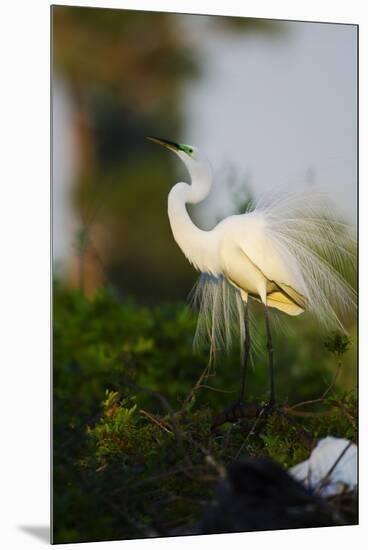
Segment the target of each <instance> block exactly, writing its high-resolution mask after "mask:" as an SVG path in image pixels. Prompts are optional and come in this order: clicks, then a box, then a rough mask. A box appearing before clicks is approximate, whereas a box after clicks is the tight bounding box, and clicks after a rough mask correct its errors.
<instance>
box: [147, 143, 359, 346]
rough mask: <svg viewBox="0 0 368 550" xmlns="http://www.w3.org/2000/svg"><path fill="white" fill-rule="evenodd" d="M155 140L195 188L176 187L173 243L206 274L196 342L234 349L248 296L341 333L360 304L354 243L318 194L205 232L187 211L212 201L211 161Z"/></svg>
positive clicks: (199, 294)
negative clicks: (348, 275) (353, 271)
mask: <svg viewBox="0 0 368 550" xmlns="http://www.w3.org/2000/svg"><path fill="white" fill-rule="evenodd" d="M150 139H152V140H153V141H156V142H157V143H160V144H161V145H164V146H165V147H167V148H169V149H171V150H173V151H174V152H175V153H177V155H178V156H179V157H180V158H181V160H182V161H183V162H184V164H185V165H186V167H187V169H188V171H189V174H190V178H191V183H190V184H188V183H184V182H180V183H177V184H176V185H175V186H174V187H173V188H172V189H171V191H170V194H169V198H168V215H169V220H170V225H171V229H172V232H173V236H174V239H175V240H176V242H177V244H178V245H179V247H180V248H181V250H182V251H183V253H184V254H185V256H186V257H187V258H188V260H189V261H190V262H191V263H192V264H193V266H194V267H195V268H196V269H197V270H199V271H200V272H201V273H202V276H201V278H200V280H199V283H198V285H197V287H196V289H195V291H194V299H195V301H196V302H197V303H198V306H199V318H198V329H197V338H198V337H200V336H201V335H205V336H208V337H209V338H210V340H211V343H212V344H213V345H215V346H216V347H217V348H218V347H224V346H229V345H231V342H232V340H233V336H234V334H233V332H234V330H235V332H236V331H237V336H239V335H240V338H241V340H243V339H244V329H243V324H244V307H242V306H243V304H242V302H243V303H247V302H248V300H249V298H251V299H256V300H258V301H261V302H262V303H263V304H264V305H265V306H266V307H267V308H275V309H277V310H280V311H282V312H284V313H286V314H288V315H292V316H295V315H299V314H301V313H303V312H304V311H310V312H311V313H314V314H315V315H316V316H317V318H318V319H319V320H320V321H322V322H323V323H325V324H328V325H330V326H339V327H340V328H342V318H343V317H344V315H345V313H346V312H347V311H350V310H352V309H353V308H354V307H355V305H356V297H355V292H354V290H353V289H352V288H351V286H350V285H349V284H348V282H347V281H346V279H345V273H344V271H346V269H347V268H349V267H350V266H354V257H355V254H354V253H355V244H354V239H353V237H352V236H351V232H350V230H349V228H347V227H345V226H344V225H343V224H341V223H339V222H337V221H336V220H334V217H333V215H332V213H331V212H330V211H329V208H328V207H327V205H326V202H325V201H324V200H323V197H322V196H321V195H316V194H315V195H310V196H306V195H297V194H295V195H294V194H291V195H288V196H286V197H279V198H273V199H272V198H271V199H269V200H268V201H259V202H258V203H257V204H255V205H254V206H253V207H251V208H250V209H249V210H248V211H247V212H245V213H244V214H240V215H233V216H229V217H228V218H226V219H224V220H223V221H221V222H220V223H218V225H216V227H214V228H213V229H212V230H210V231H203V230H201V229H199V228H198V227H197V226H196V225H195V224H194V223H193V222H192V220H191V218H190V216H189V214H188V212H187V208H186V205H187V204H196V203H198V202H200V201H202V200H203V199H204V198H205V197H206V196H207V195H208V193H209V191H210V188H211V184H212V177H211V169H210V165H209V163H208V161H207V160H206V159H205V158H204V157H203V156H202V155H201V154H200V153H199V151H198V150H197V149H196V148H195V147H193V146H189V145H180V144H176V143H173V142H169V141H167V140H161V139H158V138H150ZM234 327H237V328H234Z"/></svg>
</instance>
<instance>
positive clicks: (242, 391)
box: [239, 304, 251, 403]
mask: <svg viewBox="0 0 368 550" xmlns="http://www.w3.org/2000/svg"><path fill="white" fill-rule="evenodd" d="M244 329H245V335H244V338H245V339H244V358H243V365H242V371H241V384H240V395H239V402H240V403H243V402H244V394H245V383H246V379H247V371H248V361H249V355H250V346H251V344H250V331H249V316H248V304H245V308H244Z"/></svg>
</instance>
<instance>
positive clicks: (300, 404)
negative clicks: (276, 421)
mask: <svg viewBox="0 0 368 550" xmlns="http://www.w3.org/2000/svg"><path fill="white" fill-rule="evenodd" d="M341 367H342V361H341V360H339V361H338V362H337V367H336V370H335V374H334V376H333V378H332V380H331V382H330V384H329V385H328V386H327V388H326V389H325V391H324V392H323V394H322V395H321V397H318V398H317V399H308V400H307V401H301V402H300V403H297V404H296V405H292V406H291V407H289V411H291V410H295V409H299V408H300V407H303V406H304V405H313V404H315V403H322V402H323V401H324V400H325V399H326V397H327V395H328V394H329V393H330V391H331V390H332V388H333V387H334V386H335V384H336V380H337V377H338V376H339V374H340V371H341Z"/></svg>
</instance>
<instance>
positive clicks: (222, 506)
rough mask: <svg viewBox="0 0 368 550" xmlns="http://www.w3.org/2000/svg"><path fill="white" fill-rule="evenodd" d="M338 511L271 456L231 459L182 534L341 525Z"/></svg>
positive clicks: (341, 520)
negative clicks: (209, 497)
mask: <svg viewBox="0 0 368 550" xmlns="http://www.w3.org/2000/svg"><path fill="white" fill-rule="evenodd" d="M343 524H344V521H343V519H342V518H341V517H340V514H338V513H337V512H336V510H334V509H333V508H332V507H331V506H329V504H328V503H327V502H326V501H325V500H323V499H322V498H320V497H318V496H317V495H315V494H313V493H312V492H311V491H308V490H307V489H306V488H305V487H304V486H303V485H301V484H300V483H299V482H298V481H296V480H294V479H293V478H292V477H291V476H290V475H289V474H288V473H287V472H286V471H285V470H283V469H282V468H281V467H280V466H279V465H278V464H276V463H275V462H273V461H271V460H269V459H247V460H244V461H238V462H234V463H233V464H232V465H230V466H229V467H228V469H227V474H226V477H225V478H224V479H223V480H222V481H221V482H220V483H219V485H218V489H217V495H216V499H215V501H214V502H213V503H212V504H211V505H210V506H208V507H207V508H206V509H205V510H204V513H203V517H202V519H201V521H200V522H199V523H198V524H197V525H195V526H193V527H192V528H191V529H190V531H189V532H188V531H187V533H186V534H192V535H194V534H206V533H207V534H210V533H231V532H233V533H234V532H245V531H264V530H271V529H296V528H302V527H327V526H332V525H343Z"/></svg>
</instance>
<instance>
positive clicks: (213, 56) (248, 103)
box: [185, 17, 357, 223]
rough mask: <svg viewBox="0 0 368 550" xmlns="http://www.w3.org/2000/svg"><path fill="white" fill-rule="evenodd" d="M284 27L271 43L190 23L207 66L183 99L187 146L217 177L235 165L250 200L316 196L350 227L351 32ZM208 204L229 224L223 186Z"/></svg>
mask: <svg viewBox="0 0 368 550" xmlns="http://www.w3.org/2000/svg"><path fill="white" fill-rule="evenodd" d="M274 24H276V25H280V23H279V22H275V23H274ZM282 25H283V26H284V29H285V31H286V32H285V33H284V34H281V35H279V36H274V37H273V38H268V37H267V35H266V34H265V33H258V34H256V33H250V34H245V33H244V34H237V35H236V34H235V35H234V34H231V33H229V32H226V31H220V30H219V28H218V27H213V25H210V24H209V21H208V18H207V17H197V18H190V20H189V24H188V32H190V30H189V29H191V31H192V33H193V40H195V42H196V43H197V44H198V46H199V47H200V48H201V50H202V55H204V59H205V60H206V63H205V64H204V67H205V71H204V74H203V76H202V79H201V80H200V81H199V82H197V83H196V84H195V85H194V86H192V87H191V88H190V89H189V90H188V94H187V119H186V132H185V139H186V140H187V141H188V142H189V143H192V144H193V145H197V146H198V147H200V148H201V149H203V150H205V151H206V154H207V156H208V158H209V159H210V161H211V164H212V166H213V169H214V172H215V174H218V173H219V172H221V167H222V166H224V165H225V164H228V163H230V164H232V165H233V167H234V169H235V171H236V173H237V174H238V176H239V178H240V180H241V178H242V177H244V176H245V177H246V178H247V180H249V183H250V185H251V188H252V190H253V191H254V193H255V195H256V196H257V195H259V194H260V193H263V192H264V191H265V190H266V189H268V188H275V187H277V188H280V187H282V188H286V189H299V188H302V187H308V185H309V186H310V185H314V187H313V188H315V189H321V188H322V187H323V189H327V190H328V192H330V193H331V195H332V196H334V197H335V198H336V203H337V206H338V209H339V211H341V213H342V215H344V216H345V217H346V218H347V219H348V220H349V221H350V222H353V223H355V218H356V187H357V173H356V171H357V167H356V150H357V143H356V133H357V127H356V124H357V120H356V109H357V99H356V94H357V82H356V79H357V72H356V64H357V59H356V39H357V31H356V27H354V26H348V25H334V24H319V23H298V22H283V23H282ZM214 195H216V196H217V197H220V196H221V197H222V199H221V200H218V203H219V204H220V205H222V206H223V212H222V213H223V214H227V212H226V210H227V202H226V197H224V196H223V186H221V177H218V178H217V181H216V188H215V189H214V192H213V196H214ZM211 202H213V201H211ZM229 209H231V206H229ZM219 214H220V215H221V210H220V211H219Z"/></svg>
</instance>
